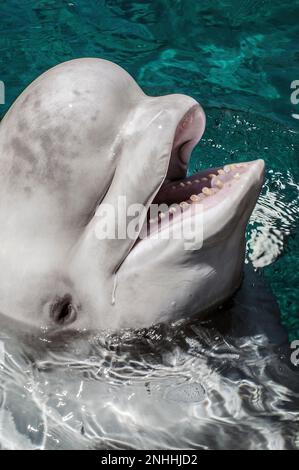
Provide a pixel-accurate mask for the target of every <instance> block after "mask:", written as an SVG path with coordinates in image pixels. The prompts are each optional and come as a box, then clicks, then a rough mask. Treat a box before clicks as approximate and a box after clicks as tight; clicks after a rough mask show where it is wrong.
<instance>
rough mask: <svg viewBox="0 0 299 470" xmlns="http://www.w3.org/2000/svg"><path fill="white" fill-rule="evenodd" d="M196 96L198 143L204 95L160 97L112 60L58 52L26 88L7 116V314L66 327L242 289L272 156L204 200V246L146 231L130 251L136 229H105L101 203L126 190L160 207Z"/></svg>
mask: <svg viewBox="0 0 299 470" xmlns="http://www.w3.org/2000/svg"><path fill="white" fill-rule="evenodd" d="M193 109H195V111H194V116H195V117H194V123H195V124H196V130H195V132H193V134H192V136H191V137H190V136H188V139H186V142H187V143H188V145H189V147H188V155H189V154H190V152H191V150H192V148H193V147H194V145H195V144H196V143H197V142H198V140H199V139H200V137H201V135H202V133H203V131H204V127H205V116H204V112H203V110H202V108H201V107H200V106H199V105H198V103H197V102H196V101H195V100H193V99H192V98H190V97H188V96H184V95H168V96H163V97H148V96H146V95H145V94H144V93H143V92H142V90H141V89H140V88H139V87H138V85H137V84H136V82H135V81H134V80H133V78H132V77H131V76H130V75H129V74H128V73H126V72H125V71H124V70H123V69H121V68H120V67H119V66H117V65H115V64H113V63H111V62H108V61H105V60H101V59H77V60H73V61H70V62H66V63H63V64H60V65H58V66H57V67H54V68H53V69H51V70H49V71H48V72H46V73H45V74H43V75H42V76H40V77H39V78H38V79H37V80H35V81H34V82H33V83H32V84H31V85H30V86H29V87H28V88H27V89H26V90H25V91H24V92H23V93H22V94H21V95H20V97H19V98H18V99H17V100H16V102H15V103H14V104H13V106H12V107H11V108H10V110H9V111H8V113H7V114H6V116H5V117H4V119H3V121H2V122H1V125H0V224H1V234H0V263H1V267H2V269H1V274H0V312H1V313H2V314H3V315H5V316H8V317H11V318H13V319H16V320H18V321H20V322H23V323H27V324H29V325H32V326H34V327H38V328H39V327H44V328H48V329H49V330H50V331H54V332H55V331H61V330H62V329H82V328H87V329H96V328H109V329H119V328H123V327H133V328H135V327H146V326H150V325H151V324H153V323H155V322H158V321H170V320H174V319H176V318H179V317H181V316H182V315H184V314H185V312H187V313H188V315H191V314H199V313H200V312H202V313H204V312H205V311H206V310H207V309H209V308H211V307H212V306H213V305H216V304H217V303H219V302H221V301H223V300H224V299H226V298H227V297H229V296H230V295H231V294H232V293H233V292H234V291H235V290H236V288H237V287H238V286H239V284H240V279H241V273H242V266H243V260H244V251H245V247H244V232H245V228H246V224H247V221H248V218H249V216H250V214H251V212H252V210H253V208H254V205H255V202H256V199H257V197H258V194H259V191H260V188H261V184H262V178H263V162H262V161H256V162H253V163H251V164H250V166H249V168H248V170H247V174H246V175H245V176H244V182H243V183H242V184H240V185H239V186H238V188H237V190H236V191H234V194H233V195H232V196H231V197H229V198H226V200H225V201H224V202H223V203H221V205H219V207H216V206H215V208H213V210H211V211H206V215H205V216H204V219H203V221H204V234H203V235H204V240H203V247H202V248H201V249H195V250H191V251H186V250H184V247H183V240H173V239H171V240H155V241H148V240H144V241H141V242H140V243H138V244H137V245H136V246H135V247H134V249H133V250H132V251H131V248H132V245H133V244H134V240H133V241H132V240H131V239H126V238H125V239H114V240H99V239H98V238H97V237H96V232H95V230H96V227H97V222H98V218H97V217H96V216H95V215H94V214H95V209H96V208H97V207H101V205H102V204H104V203H109V204H113V205H114V206H117V198H118V196H120V195H124V196H126V198H127V203H128V204H133V203H140V204H144V205H145V206H146V207H148V206H149V205H150V203H151V201H152V200H153V198H154V196H155V195H156V193H157V192H158V190H159V188H160V186H161V184H162V183H163V181H164V179H165V177H166V175H167V173H168V177H169V176H171V177H179V173H180V172H181V169H180V165H181V167H182V168H183V167H185V166H186V164H187V161H185V162H183V163H182V161H179V159H178V156H177V155H176V154H175V152H173V155H172V158H171V153H172V147H173V143H174V138H175V135H176V130H177V127H178V125H179V123H180V122H182V119H183V118H184V116H186V115H188V113H189V114H190V110H191V111H192V110H193ZM187 160H188V159H187ZM182 171H184V168H183V170H182ZM176 173H178V174H176ZM242 181H243V180H242ZM113 222H114V221H113V220H111V223H113ZM64 304H65V305H66V306H67V307H66V308H68V305H69V304H71V306H72V314H71V315H70V321H69V322H66V323H65V324H61V323H59V324H57V322H56V321H55V318H54V317H53V311H54V310H55V308H56V307H57V305H60V307H61V306H62V307H63V305H64Z"/></svg>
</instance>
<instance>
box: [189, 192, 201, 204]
mask: <svg viewBox="0 0 299 470" xmlns="http://www.w3.org/2000/svg"><path fill="white" fill-rule="evenodd" d="M190 199H191V201H192V202H198V201H199V197H198V196H196V194H192V196H190Z"/></svg>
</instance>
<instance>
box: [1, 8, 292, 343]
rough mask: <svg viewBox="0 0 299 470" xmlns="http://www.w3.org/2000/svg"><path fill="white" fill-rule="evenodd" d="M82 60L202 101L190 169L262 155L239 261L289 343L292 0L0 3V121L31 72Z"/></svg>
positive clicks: (156, 89) (151, 88)
mask: <svg viewBox="0 0 299 470" xmlns="http://www.w3.org/2000/svg"><path fill="white" fill-rule="evenodd" d="M86 56H89V57H90V56H92V57H102V58H105V59H108V60H112V61H114V62H117V63H118V64H119V65H121V66H123V67H124V68H126V69H127V70H128V72H129V73H131V74H132V75H133V77H134V78H135V79H136V80H137V81H138V83H139V84H140V85H141V87H142V88H143V89H144V91H145V92H146V93H148V94H150V95H159V94H167V93H175V92H176V93H186V94H188V95H191V96H193V97H194V98H195V99H197V100H199V101H200V102H201V103H202V105H203V107H204V108H205V110H206V113H207V117H208V120H207V131H206V134H205V136H204V138H203V139H202V143H201V144H200V145H199V147H198V148H197V150H196V151H195V152H194V155H193V157H192V162H191V163H192V165H191V171H193V170H195V169H196V168H197V167H199V166H201V165H202V166H210V165H212V166H217V165H221V164H222V163H223V162H224V161H225V162H229V161H238V160H243V159H246V160H250V159H253V158H264V159H265V161H266V165H267V175H266V182H265V188H264V192H263V196H262V199H261V203H260V205H259V207H258V210H257V213H256V216H255V217H254V218H253V221H252V222H251V224H250V227H249V230H250V234H251V236H252V234H254V236H253V242H250V243H249V244H248V248H249V250H248V255H247V260H248V261H249V262H253V264H254V265H255V266H256V268H257V269H260V270H262V272H263V275H264V276H266V278H267V279H268V281H269V282H270V284H271V287H272V290H273V291H274V293H275V295H276V296H277V299H278V302H279V305H280V308H281V311H282V317H283V321H284V324H285V325H286V326H287V328H288V331H289V334H290V338H299V314H298V310H299V309H298V306H299V303H298V286H299V275H298V245H299V244H298V236H297V235H296V224H297V217H298V185H297V183H296V182H298V181H299V178H298V177H299V159H298V157H299V139H298V131H299V121H297V120H295V119H293V118H292V117H291V114H292V113H296V112H297V113H299V104H298V105H297V111H296V106H294V105H293V104H291V101H290V94H291V89H290V83H291V82H292V81H293V80H296V79H297V80H299V67H298V63H299V1H298V0H293V1H279V0H272V1H269V0H259V1H257V0H251V1H249V0H245V1H236V0H235V1H228V0H222V1H218V2H214V1H206V0H201V1H193V0H172V1H170V0H153V1H143V2H137V1H135V2H134V1H125V0H111V1H108V0H107V1H104V0H73V1H72V2H68V1H64V0H40V1H33V0H10V1H6V2H1V5H0V80H2V81H3V82H4V83H5V86H6V104H5V105H2V106H1V107H0V116H3V114H4V113H5V111H6V110H7V108H8V107H9V106H10V105H11V104H12V102H13V101H14V100H15V98H16V97H17V96H18V95H19V93H20V92H21V91H22V90H23V89H24V88H25V87H26V86H27V85H28V84H29V83H30V82H31V81H32V80H33V79H34V78H36V77H37V76H38V75H40V74H41V73H42V72H44V71H45V70H47V69H48V68H50V67H51V66H54V65H56V64H57V63H59V62H63V61H66V60H69V59H73V58H78V57H86ZM251 238H252V237H251ZM254 246H257V247H260V248H259V249H257V250H254ZM251 252H252V253H251Z"/></svg>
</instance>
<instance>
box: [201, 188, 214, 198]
mask: <svg viewBox="0 0 299 470" xmlns="http://www.w3.org/2000/svg"><path fill="white" fill-rule="evenodd" d="M202 192H203V194H204V195H205V196H211V195H212V194H213V191H211V189H210V188H207V187H204V188H202Z"/></svg>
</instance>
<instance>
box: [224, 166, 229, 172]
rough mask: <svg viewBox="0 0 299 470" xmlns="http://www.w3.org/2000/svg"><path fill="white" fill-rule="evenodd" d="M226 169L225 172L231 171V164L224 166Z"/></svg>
mask: <svg viewBox="0 0 299 470" xmlns="http://www.w3.org/2000/svg"><path fill="white" fill-rule="evenodd" d="M224 171H225V173H229V172H230V165H227V166H226V167H225V168H224Z"/></svg>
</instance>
